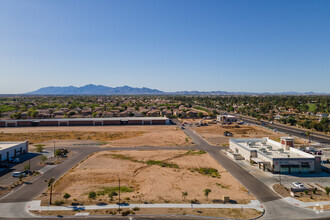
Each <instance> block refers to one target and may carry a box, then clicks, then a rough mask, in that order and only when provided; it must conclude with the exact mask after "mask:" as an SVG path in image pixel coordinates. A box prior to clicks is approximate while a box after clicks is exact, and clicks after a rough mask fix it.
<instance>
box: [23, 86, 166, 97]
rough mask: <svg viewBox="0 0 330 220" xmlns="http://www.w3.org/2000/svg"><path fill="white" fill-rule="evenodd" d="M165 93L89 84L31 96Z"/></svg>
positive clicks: (47, 88)
mask: <svg viewBox="0 0 330 220" xmlns="http://www.w3.org/2000/svg"><path fill="white" fill-rule="evenodd" d="M163 93H164V92H162V91H160V90H157V89H149V88H145V87H143V88H133V87H130V86H122V87H107V86H102V85H94V84H88V85H85V86H81V87H75V86H64V87H60V86H49V87H44V88H41V89H38V90H36V91H33V92H29V93H27V94H29V95H128V94H129V95H135V94H139V95H144V94H145V95H148V94H163Z"/></svg>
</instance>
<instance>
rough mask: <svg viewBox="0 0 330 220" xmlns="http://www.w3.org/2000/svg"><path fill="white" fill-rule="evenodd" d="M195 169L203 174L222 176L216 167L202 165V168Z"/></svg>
mask: <svg viewBox="0 0 330 220" xmlns="http://www.w3.org/2000/svg"><path fill="white" fill-rule="evenodd" d="M193 170H194V171H197V172H198V173H200V174H203V175H207V176H212V177H218V178H220V177H221V175H220V174H219V172H218V170H217V169H214V168H208V167H202V168H194V169H193Z"/></svg>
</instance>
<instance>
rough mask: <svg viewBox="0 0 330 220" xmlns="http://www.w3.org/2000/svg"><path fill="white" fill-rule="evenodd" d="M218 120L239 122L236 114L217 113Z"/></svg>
mask: <svg viewBox="0 0 330 220" xmlns="http://www.w3.org/2000/svg"><path fill="white" fill-rule="evenodd" d="M217 121H220V122H223V123H227V122H237V117H236V116H234V115H227V114H222V115H217Z"/></svg>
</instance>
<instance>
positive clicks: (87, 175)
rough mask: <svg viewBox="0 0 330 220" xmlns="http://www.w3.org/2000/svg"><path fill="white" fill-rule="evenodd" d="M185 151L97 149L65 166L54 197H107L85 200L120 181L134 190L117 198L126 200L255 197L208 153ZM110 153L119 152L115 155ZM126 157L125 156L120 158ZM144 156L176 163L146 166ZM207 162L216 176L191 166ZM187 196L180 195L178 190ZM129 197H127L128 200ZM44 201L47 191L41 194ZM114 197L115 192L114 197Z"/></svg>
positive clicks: (241, 200)
mask: <svg viewBox="0 0 330 220" xmlns="http://www.w3.org/2000/svg"><path fill="white" fill-rule="evenodd" d="M187 152H188V151H186V150H169V151H120V152H109V151H107V152H99V153H96V154H94V155H93V156H91V157H90V158H88V159H87V160H86V161H84V162H83V163H81V164H80V165H78V166H77V167H76V168H74V169H73V170H71V171H69V172H68V173H67V174H66V175H65V176H64V177H62V178H61V179H60V180H59V181H58V182H57V183H56V185H55V194H54V195H55V196H54V201H55V200H63V198H62V196H63V194H64V193H69V194H70V195H71V198H70V199H71V200H70V199H69V201H68V202H69V203H70V202H72V201H73V199H75V200H76V201H77V202H84V204H89V203H90V204H95V202H96V201H103V202H107V203H108V202H110V203H114V202H111V201H109V197H108V195H104V196H102V195H100V196H98V197H97V198H96V200H95V201H93V200H92V201H90V200H88V196H87V194H88V192H90V191H92V190H94V191H100V190H102V187H116V186H118V177H117V174H118V175H119V176H120V179H121V186H126V187H128V188H132V189H134V190H133V192H125V193H121V198H122V199H125V198H126V201H128V202H130V203H142V202H149V203H165V202H171V203H172V202H173V203H176V202H179V203H180V202H181V203H182V202H190V201H191V200H195V199H196V200H198V201H199V202H201V203H209V202H212V201H213V200H215V199H216V200H221V199H223V196H230V199H231V200H233V201H236V202H238V203H248V202H249V200H251V199H254V197H253V196H252V195H250V194H248V193H247V191H246V190H245V188H244V187H243V186H242V185H241V184H240V183H239V182H238V181H237V180H236V179H235V178H233V177H232V176H231V175H230V174H229V173H228V172H227V171H226V170H225V169H224V168H223V167H221V166H220V165H219V164H218V163H217V162H216V161H215V160H214V159H213V158H212V157H211V156H209V155H208V154H206V153H205V154H187ZM113 154H116V155H119V156H116V157H115V156H113ZM123 156H125V158H124V159H121V158H122V157H123ZM148 160H157V161H166V162H167V163H170V164H176V165H177V166H179V168H171V167H161V166H158V165H148V164H146V163H145V162H146V161H148ZM201 167H208V168H209V167H210V168H215V169H217V170H218V172H219V174H220V175H221V176H220V177H219V178H216V177H211V176H207V175H203V174H200V173H198V172H196V171H191V169H192V168H201ZM206 188H209V189H211V191H212V192H211V193H210V194H209V198H208V199H207V198H206V197H205V196H204V192H203V190H204V189H206ZM185 191H186V192H187V193H188V196H186V198H185V199H183V198H182V192H185ZM128 198H129V199H128ZM41 199H42V201H43V203H44V204H47V199H48V197H47V196H42V197H41ZM117 199H118V198H117V197H116V198H115V200H117Z"/></svg>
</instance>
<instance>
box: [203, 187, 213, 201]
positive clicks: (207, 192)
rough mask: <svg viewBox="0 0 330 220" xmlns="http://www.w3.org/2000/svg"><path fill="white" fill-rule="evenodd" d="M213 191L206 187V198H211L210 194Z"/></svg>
mask: <svg viewBox="0 0 330 220" xmlns="http://www.w3.org/2000/svg"><path fill="white" fill-rule="evenodd" d="M210 192H212V190H210V189H209V188H206V189H204V195H205V196H206V199H209V194H210Z"/></svg>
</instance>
